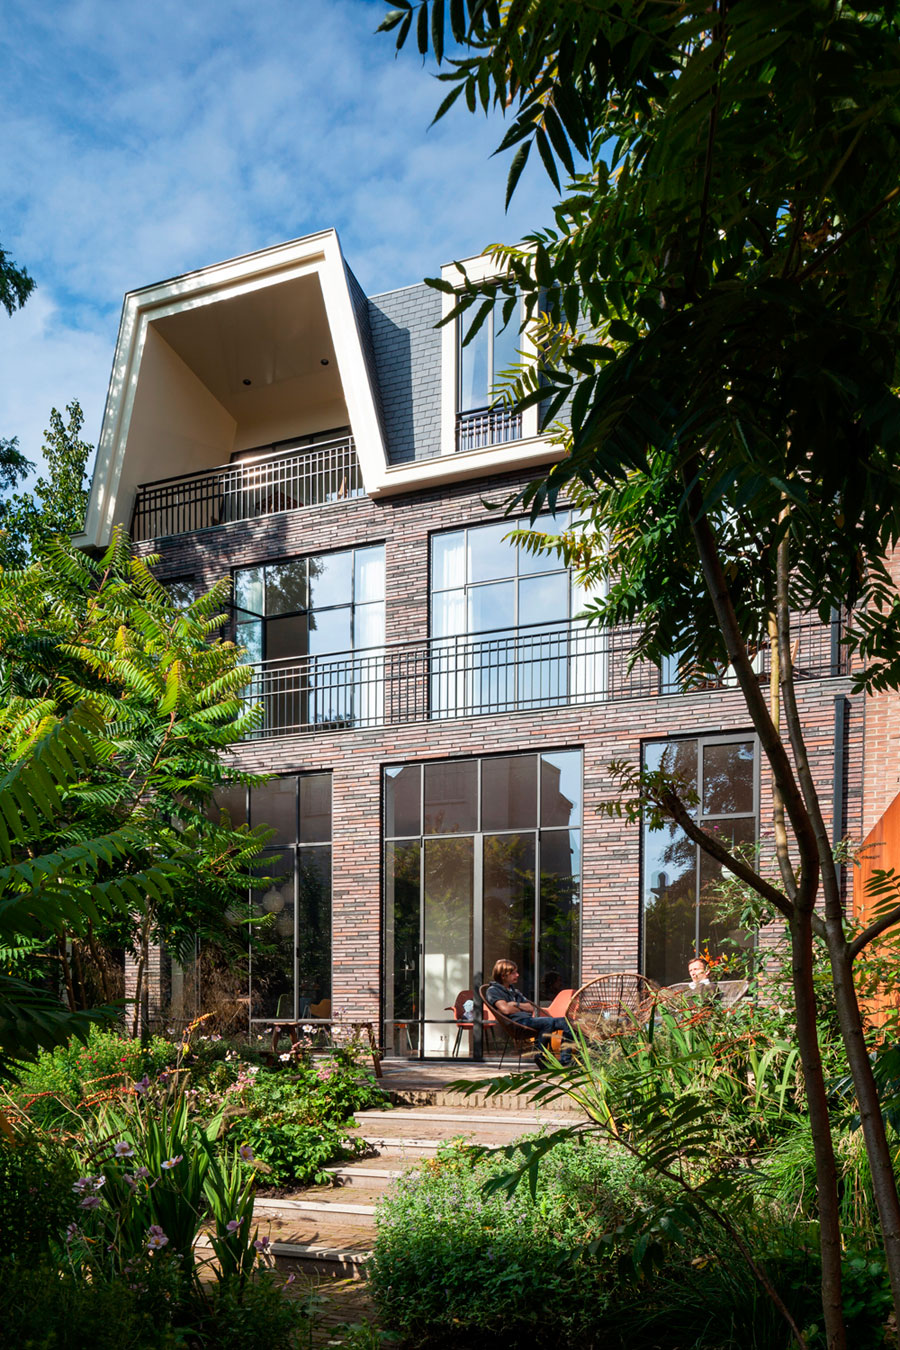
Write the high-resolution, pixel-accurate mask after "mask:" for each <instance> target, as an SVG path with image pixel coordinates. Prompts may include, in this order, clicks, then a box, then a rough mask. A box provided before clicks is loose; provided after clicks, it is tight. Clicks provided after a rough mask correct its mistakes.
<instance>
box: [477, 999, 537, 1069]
mask: <svg viewBox="0 0 900 1350" xmlns="http://www.w3.org/2000/svg"><path fill="white" fill-rule="evenodd" d="M488 988H489V985H486V984H483V985H482V986H481V988H480V989H479V990H478V997H479V998H480V999H481V1006H482V1009H483V1012H484V1019H485V1022H487V1019H488V1018H489V1017H490V1018H493V1020H494V1022H495V1024H496V1025H497V1027H499V1029H500V1030H501V1031H502V1032H503V1034H504V1036H505V1037H506V1044H505V1045H504V1047H503V1053H502V1054H501V1056H500V1067H501V1068H502V1067H503V1061H504V1059H505V1058H506V1052H507V1050H508V1049H509V1048H510V1046H512V1047H513V1049H514V1050H516V1051H517V1052H518V1056H519V1068H520V1069H521V1067H522V1055H523V1054H524V1053H525V1051H526V1050H528V1049H529V1048H532V1049H533V1048H534V1047H535V1046H536V1045H537V1038H538V1036H539V1034H540V1033H539V1032H537V1031H535V1030H534V1028H533V1027H523V1026H522V1023H521V1022H515V1021H513V1019H512V1018H511V1017H507V1016H506V1014H505V1013H502V1012H500V1010H499V1008H495V1007H494V1006H493V1005H492V1004H490V1003H488V1001H487V991H488Z"/></svg>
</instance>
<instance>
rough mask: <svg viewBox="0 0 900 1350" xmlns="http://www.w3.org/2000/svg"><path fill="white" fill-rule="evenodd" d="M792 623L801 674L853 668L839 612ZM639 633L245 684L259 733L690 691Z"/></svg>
mask: <svg viewBox="0 0 900 1350" xmlns="http://www.w3.org/2000/svg"><path fill="white" fill-rule="evenodd" d="M793 631H794V640H795V643H796V649H797V652H796V657H795V667H796V671H797V674H798V677H799V678H800V679H803V680H807V679H817V678H827V677H829V676H835V675H845V674H847V673H848V663H847V658H846V654H845V651H844V649H843V648H842V647H841V645H840V627H839V623H838V621H835V622H834V623H833V624H831V625H823V624H821V623H819V622H818V620H817V619H815V618H809V619H807V618H804V619H802V620H798V621H797V622H796V623H795V625H794V630H793ZM637 638H638V630H637V629H635V628H629V627H622V628H616V629H613V630H610V631H602V630H599V629H597V628H593V627H592V628H588V627H586V626H585V625H584V624H583V623H582V622H579V621H578V620H575V621H573V622H565V623H558V624H539V625H534V626H532V627H530V628H529V627H521V628H518V629H515V630H510V629H506V630H503V631H501V632H495V633H486V634H481V635H479V636H477V637H458V638H437V639H432V640H431V641H423V642H412V643H401V644H397V645H392V646H388V647H380V648H371V649H369V650H368V651H356V652H338V653H336V654H334V655H331V656H308V657H303V658H299V659H297V660H295V661H284V660H279V661H268V662H264V663H262V664H260V665H257V666H255V667H253V677H252V680H251V683H250V685H249V687H248V688H247V691H246V695H245V697H246V698H247V700H248V702H251V703H261V704H262V707H263V722H262V725H261V726H260V727H259V729H258V730H257V731H255V732H254V733H253V734H252V738H253V739H259V738H264V737H270V736H284V735H298V734H301V733H309V732H313V733H314V732H323V731H337V730H342V729H349V728H358V729H364V728H366V727H381V726H396V725H400V724H403V723H411V722H427V721H432V720H443V719H452V718H460V717H479V716H483V715H486V714H489V715H495V714H503V713H520V712H530V711H536V710H539V709H547V708H562V707H569V706H573V705H577V704H591V703H600V702H605V701H619V700H625V699H636V698H655V697H659V696H660V695H664V694H674V695H677V694H680V693H682V692H683V691H682V687H681V685H680V684H679V683H678V681H677V678H669V677H667V676H666V675H665V674H664V673H663V672H661V671H660V670H659V669H658V668H657V667H656V666H654V665H651V664H650V663H649V662H647V661H637V662H635V663H634V664H633V665H631V666H630V667H629V658H630V657H631V655H632V653H633V651H634V647H635V644H636V641H637ZM754 664H755V667H756V669H757V673H758V675H759V676H760V679H761V680H763V679H767V678H768V670H769V652H768V648H767V647H762V648H760V650H759V651H758V652H757V653H756V656H755V660H754ZM735 683H736V681H735V678H734V675H733V673H732V672H731V671H728V670H726V671H723V672H721V673H717V674H713V675H711V676H709V677H708V678H704V679H702V680H698V681H697V682H695V683H694V684H693V685H692V686H691V690H688V691H687V692H692V691H693V690H710V689H727V688H732V687H734V685H735Z"/></svg>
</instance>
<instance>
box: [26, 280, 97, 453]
mask: <svg viewBox="0 0 900 1350" xmlns="http://www.w3.org/2000/svg"><path fill="white" fill-rule="evenodd" d="M114 340H115V328H114V327H113V329H112V331H111V332H110V331H103V330H101V331H93V332H92V331H90V330H87V329H78V328H74V327H72V326H71V325H69V324H66V323H65V322H64V321H63V319H62V312H61V310H60V308H59V307H58V306H57V305H56V303H55V302H54V300H53V297H52V295H51V294H50V293H49V292H48V291H46V290H42V291H38V292H36V293H35V295H34V296H32V298H31V299H30V300H29V301H28V304H27V305H26V307H25V308H24V309H23V310H20V311H19V312H18V313H16V314H15V315H13V316H12V318H9V317H8V316H7V315H6V313H5V312H0V370H2V371H3V403H2V408H0V436H3V437H9V436H18V438H19V449H20V450H21V451H22V453H23V454H24V455H25V456H26V457H27V458H28V459H30V460H33V461H39V460H40V450H41V445H42V443H43V439H44V430H45V428H46V427H47V426H48V425H49V422H50V409H51V408H58V409H59V410H60V411H62V410H63V409H64V408H65V406H66V404H67V403H71V402H72V401H73V399H77V400H78V401H79V402H80V403H81V407H82V410H83V412H84V430H83V432H82V435H83V437H84V439H85V440H88V441H93V443H94V444H95V445H96V443H97V439H98V437H99V434H100V422H101V419H102V416H103V405H104V402H105V399H106V384H107V380H108V377H109V371H110V367H111V366H112V351H113V343H114Z"/></svg>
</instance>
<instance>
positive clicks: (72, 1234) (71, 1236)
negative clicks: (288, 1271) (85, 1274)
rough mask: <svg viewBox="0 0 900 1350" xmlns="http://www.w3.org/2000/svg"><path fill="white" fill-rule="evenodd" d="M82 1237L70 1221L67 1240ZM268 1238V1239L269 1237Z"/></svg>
mask: <svg viewBox="0 0 900 1350" xmlns="http://www.w3.org/2000/svg"><path fill="white" fill-rule="evenodd" d="M80 1237H81V1229H80V1228H79V1227H78V1224H77V1223H70V1224H69V1226H68V1228H67V1229H66V1242H74V1241H75V1239H76V1238H80ZM267 1240H268V1239H267Z"/></svg>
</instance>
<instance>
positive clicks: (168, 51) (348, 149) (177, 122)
mask: <svg viewBox="0 0 900 1350" xmlns="http://www.w3.org/2000/svg"><path fill="white" fill-rule="evenodd" d="M385 10H386V6H384V5H382V4H381V3H375V2H374V0H257V3H255V4H254V3H251V0H152V2H151V3H147V2H146V0H142V2H141V3H137V2H136V0H72V2H71V3H64V4H59V3H53V2H52V0H51V2H50V3H47V0H42V3H40V4H35V3H34V0H6V4H5V5H4V24H3V27H2V29H0V49H2V65H0V72H2V78H0V115H2V125H3V127H4V153H3V157H2V163H0V245H2V247H4V248H5V249H6V250H7V251H8V252H10V253H11V254H12V256H13V257H14V258H15V260H16V261H17V262H18V263H20V264H22V265H25V266H27V268H28V270H29V271H30V273H31V275H32V276H33V277H34V278H35V280H36V281H37V283H38V289H37V290H36V291H35V293H34V294H33V296H32V297H31V299H30V300H29V301H28V303H27V305H26V306H25V308H24V309H23V310H20V311H19V312H18V313H17V314H16V315H15V316H13V317H12V318H8V317H7V316H6V314H5V312H4V311H0V371H2V375H0V436H13V435H17V436H18V437H19V440H20V443H21V448H22V449H23V450H24V452H25V453H26V454H27V455H28V456H29V458H32V459H36V458H38V453H39V449H40V444H41V439H42V431H43V428H44V427H45V426H46V425H47V422H48V415H49V412H50V408H51V407H53V406H56V407H59V408H62V407H63V405H64V404H65V403H67V402H69V401H70V400H71V399H73V398H78V399H79V400H80V402H81V404H82V407H83V408H84V410H85V418H86V420H85V435H86V438H87V439H89V440H91V441H93V443H94V444H96V441H97V437H98V435H99V430H100V420H101V417H102V413H103V404H104V400H105V397H106V385H107V380H108V378H109V370H110V366H111V363H112V355H113V346H114V343H115V337H116V329H117V325H118V320H119V313H120V310H121V303H122V296H123V294H124V292H125V291H127V290H131V289H133V288H135V287H137V286H144V285H148V284H150V283H152V282H155V281H160V280H162V279H164V278H166V277H170V276H174V275H177V274H178V273H180V272H185V271H188V270H190V269H191V268H195V267H201V266H204V265H206V264H208V263H212V262H216V261H219V260H220V259H223V258H228V257H233V256H235V255H236V254H240V253H245V252H248V251H250V250H253V249H256V248H262V247H264V246H266V245H269V244H273V243H277V242H279V241H281V240H284V239H291V238H295V237H297V236H299V235H303V234H307V233H310V232H312V231H314V230H319V229H323V228H325V227H328V226H332V225H333V226H335V227H336V228H337V230H338V232H339V234H340V237H341V243H342V245H343V248H344V253H345V255H346V257H347V260H348V262H349V263H350V266H351V267H352V268H353V270H354V272H355V273H356V275H357V277H358V278H359V280H360V282H361V284H362V286H363V288H364V289H365V290H366V291H367V293H368V294H375V293H376V292H378V291H384V290H390V289H392V288H394V287H398V286H404V285H409V284H410V283H412V282H415V281H418V280H420V279H421V278H422V277H423V276H426V275H432V276H433V275H434V274H435V273H436V272H437V269H438V267H439V266H440V264H441V263H444V262H448V261H451V260H452V259H454V258H462V257H467V256H470V255H472V254H474V253H478V252H480V250H481V249H482V248H483V247H485V246H486V245H487V244H490V243H494V242H496V241H498V240H503V241H506V242H512V241H514V240H516V239H517V238H519V237H521V235H523V234H524V233H526V232H527V231H528V230H530V229H532V228H534V227H536V226H538V225H541V224H546V223H548V222H549V221H550V218H551V203H552V189H551V188H550V186H549V184H547V183H546V180H545V179H544V178H543V176H542V174H541V172H540V170H539V169H538V167H537V166H536V165H530V166H529V170H528V171H526V174H525V175H524V177H523V179H522V181H521V183H520V185H519V190H518V192H517V194H516V197H515V198H514V201H513V205H512V206H511V208H510V211H509V213H508V214H506V215H504V211H503V198H504V189H505V175H506V169H507V166H508V156H502V157H498V158H497V159H493V160H492V159H491V158H490V155H491V151H492V150H493V149H494V148H495V146H496V144H497V142H498V141H499V139H500V136H501V134H502V125H501V123H500V121H499V120H498V119H496V118H492V119H489V120H486V119H485V118H483V117H482V116H480V115H479V116H476V117H472V116H470V115H468V114H467V113H466V111H465V110H464V109H463V108H459V107H457V108H454V110H453V112H452V113H451V114H450V116H449V117H448V118H446V119H445V120H444V121H443V122H442V123H440V124H439V125H438V126H437V127H433V128H431V129H430V130H429V129H428V128H429V122H430V121H431V118H432V116H433V113H434V110H435V108H436V107H437V104H438V102H439V101H440V97H441V96H442V93H443V92H444V91H443V89H442V88H441V86H439V85H438V84H437V83H436V82H435V80H434V78H433V72H432V70H430V69H429V68H428V67H425V66H423V64H422V62H421V59H420V58H419V57H418V56H417V55H416V54H415V53H414V52H413V51H412V50H409V51H404V52H403V53H402V54H401V55H400V57H399V58H398V59H396V60H395V59H394V55H393V39H392V37H391V36H390V35H384V34H381V35H378V36H375V35H374V29H375V28H376V26H377V24H378V22H379V21H380V18H381V16H382V14H383V13H384V12H385Z"/></svg>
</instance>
